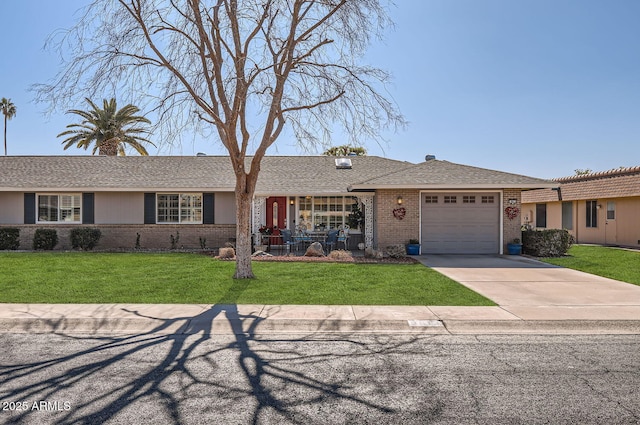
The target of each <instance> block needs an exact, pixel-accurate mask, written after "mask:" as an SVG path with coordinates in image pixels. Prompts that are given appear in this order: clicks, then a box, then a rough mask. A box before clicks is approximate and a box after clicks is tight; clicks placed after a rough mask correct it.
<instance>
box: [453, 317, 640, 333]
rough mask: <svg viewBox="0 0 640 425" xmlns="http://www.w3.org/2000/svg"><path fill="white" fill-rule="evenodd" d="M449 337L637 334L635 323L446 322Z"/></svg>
mask: <svg viewBox="0 0 640 425" xmlns="http://www.w3.org/2000/svg"><path fill="white" fill-rule="evenodd" d="M444 325H445V327H446V328H447V331H449V333H451V334H452V335H467V334H545V335H554V334H557V335H576V334H578V335H588V334H603V335H604V334H616V335H618V334H619V335H638V334H640V321H638V320H476V321H468V320H447V321H445V322H444Z"/></svg>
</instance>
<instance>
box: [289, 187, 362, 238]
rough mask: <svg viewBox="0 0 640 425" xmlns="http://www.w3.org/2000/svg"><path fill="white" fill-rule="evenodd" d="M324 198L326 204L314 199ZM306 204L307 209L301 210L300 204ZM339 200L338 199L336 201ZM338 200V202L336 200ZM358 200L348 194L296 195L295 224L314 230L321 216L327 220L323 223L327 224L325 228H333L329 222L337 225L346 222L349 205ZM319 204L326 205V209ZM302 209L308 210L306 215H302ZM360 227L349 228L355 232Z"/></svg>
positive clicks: (349, 210) (349, 211)
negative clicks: (296, 218)
mask: <svg viewBox="0 0 640 425" xmlns="http://www.w3.org/2000/svg"><path fill="white" fill-rule="evenodd" d="M320 198H326V201H327V203H326V204H319V203H318V202H316V199H320ZM303 199H304V203H305V204H308V206H309V208H310V209H309V210H306V209H305V210H303V209H302V208H301V204H302V203H303V201H302V200H303ZM338 200H339V201H338ZM336 201H338V202H336ZM356 202H358V201H357V198H356V197H354V196H349V195H317V196H298V197H297V202H296V203H297V207H296V217H298V220H297V221H296V225H297V226H301V225H304V226H305V227H306V228H307V229H308V230H314V229H315V227H316V225H317V224H318V223H316V222H317V221H318V220H319V219H320V218H321V217H323V218H326V219H327V220H328V221H329V222H328V223H325V224H326V225H327V226H326V227H325V229H327V230H329V229H335V228H337V227H332V226H331V225H330V224H332V223H331V222H333V224H337V226H338V227H341V226H344V225H345V224H347V221H348V217H349V215H350V214H351V206H352V205H353V204H354V203H356ZM320 205H326V206H327V208H326V211H325V210H323V209H322V208H318V207H320ZM302 211H305V212H306V211H308V214H309V215H308V216H303V215H302ZM359 230H360V229H351V230H350V231H351V232H352V233H357V232H358V231H359Z"/></svg>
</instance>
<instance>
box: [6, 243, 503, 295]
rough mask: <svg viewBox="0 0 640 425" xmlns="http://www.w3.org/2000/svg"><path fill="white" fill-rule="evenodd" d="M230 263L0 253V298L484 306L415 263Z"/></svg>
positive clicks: (181, 257) (191, 257) (173, 256)
mask: <svg viewBox="0 0 640 425" xmlns="http://www.w3.org/2000/svg"><path fill="white" fill-rule="evenodd" d="M234 267H235V263H233V262H228V261H219V260H214V259H212V258H211V257H208V256H204V255H200V254H180V253H161V254H149V253H80V252H72V253H69V252H66V253H58V252H50V253H10V252H5V253H0V273H1V274H0V302H2V303H178V304H182V303H185V304H186V303H201V304H214V303H226V304H335V305H338V304H343V305H344V304H347V305H348V304H353V305H356V304H360V305H451V306H458V305H462V306H483V305H484V306H490V305H495V304H494V303H493V302H492V301H490V300H488V299H486V298H484V297H482V296H480V295H478V294H476V293H475V292H473V291H471V290H469V289H467V288H466V287H464V286H462V285H460V284H458V283H457V282H455V281H453V280H451V279H449V278H447V277H445V276H443V275H441V274H439V273H437V272H435V271H433V270H431V269H429V268H427V267H424V266H422V265H421V264H412V265H406V264H401V265H389V264H353V263H302V262H286V263H285V262H283V263H277V262H257V261H256V262H254V264H253V268H254V273H255V274H256V276H257V278H256V279H251V280H234V279H232V278H231V276H232V275H233V271H234Z"/></svg>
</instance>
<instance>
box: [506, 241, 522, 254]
mask: <svg viewBox="0 0 640 425" xmlns="http://www.w3.org/2000/svg"><path fill="white" fill-rule="evenodd" d="M507 252H508V253H509V255H520V254H522V243H520V239H519V238H515V239H514V240H513V241H512V242H511V243H508V244H507Z"/></svg>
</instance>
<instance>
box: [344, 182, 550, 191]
mask: <svg viewBox="0 0 640 425" xmlns="http://www.w3.org/2000/svg"><path fill="white" fill-rule="evenodd" d="M554 187H558V183H554V182H549V183H536V184H533V183H508V184H504V183H493V184H483V183H478V184H459V185H451V184H408V185H407V184H402V185H401V184H382V185H368V184H355V185H351V186H349V188H348V190H349V191H355V190H378V189H417V190H483V189H487V190H501V189H551V188H554Z"/></svg>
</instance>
